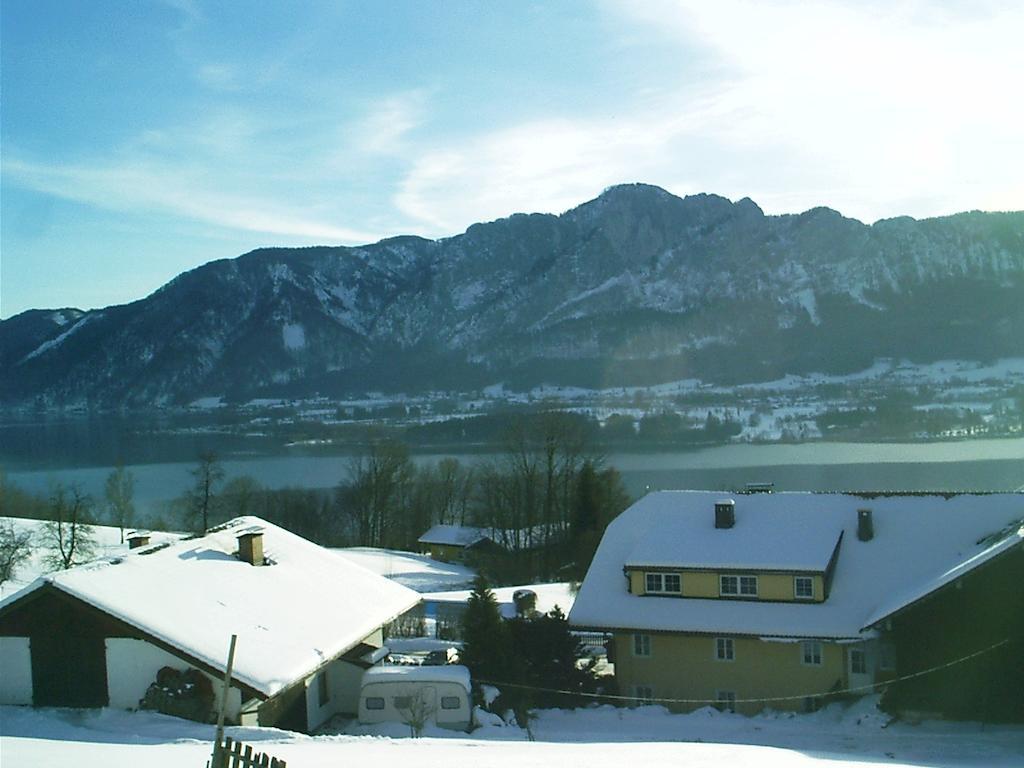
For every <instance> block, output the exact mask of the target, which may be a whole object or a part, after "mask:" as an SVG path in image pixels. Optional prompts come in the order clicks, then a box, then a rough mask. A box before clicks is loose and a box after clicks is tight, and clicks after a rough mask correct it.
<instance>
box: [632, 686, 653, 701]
mask: <svg viewBox="0 0 1024 768" xmlns="http://www.w3.org/2000/svg"><path fill="white" fill-rule="evenodd" d="M633 698H634V699H636V703H637V704H653V703H654V687H653V686H650V685H634V686H633Z"/></svg>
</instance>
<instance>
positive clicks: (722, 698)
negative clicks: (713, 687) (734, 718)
mask: <svg viewBox="0 0 1024 768" xmlns="http://www.w3.org/2000/svg"><path fill="white" fill-rule="evenodd" d="M715 708H716V709H720V710H721V711H722V712H735V711H736V691H715Z"/></svg>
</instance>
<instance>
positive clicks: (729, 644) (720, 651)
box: [715, 637, 736, 661]
mask: <svg viewBox="0 0 1024 768" xmlns="http://www.w3.org/2000/svg"><path fill="white" fill-rule="evenodd" d="M715 659H717V660H718V661H735V660H736V646H735V643H734V642H733V639H732V638H731V637H716V638H715Z"/></svg>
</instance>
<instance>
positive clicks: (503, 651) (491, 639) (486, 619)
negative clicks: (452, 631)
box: [459, 576, 513, 683]
mask: <svg viewBox="0 0 1024 768" xmlns="http://www.w3.org/2000/svg"><path fill="white" fill-rule="evenodd" d="M510 651H511V644H510V643H509V634H508V628H507V627H506V626H505V621H504V620H503V619H502V618H501V612H500V611H499V610H498V601H497V600H496V599H495V598H494V593H493V592H492V591H491V589H490V587H489V586H488V584H487V580H486V579H485V578H484V577H483V576H477V577H476V578H475V579H474V580H473V592H472V593H471V594H470V596H469V600H468V602H467V604H466V612H465V613H464V614H463V616H462V652H461V653H460V654H459V660H460V662H461V663H462V664H464V665H465V666H466V667H468V668H469V672H470V674H471V675H472V677H473V679H474V680H480V681H489V682H491V683H502V682H506V681H507V680H508V679H509V678H508V675H509V673H510V671H511V669H512V668H513V664H512V659H511V658H510V656H511V653H510Z"/></svg>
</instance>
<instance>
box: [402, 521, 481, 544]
mask: <svg viewBox="0 0 1024 768" xmlns="http://www.w3.org/2000/svg"><path fill="white" fill-rule="evenodd" d="M487 538H490V536H489V535H488V533H487V531H486V530H485V529H484V528H473V527H470V526H468V525H435V526H434V527H433V528H431V529H430V530H429V531H427V532H426V533H424V534H423V535H422V536H420V537H419V539H417V541H419V543H420V544H445V545H448V546H450V547H471V546H473V545H474V544H476V543H478V542H480V541H483V540H484V539H487Z"/></svg>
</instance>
